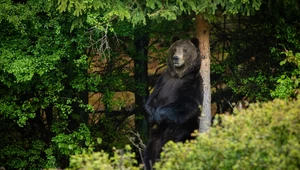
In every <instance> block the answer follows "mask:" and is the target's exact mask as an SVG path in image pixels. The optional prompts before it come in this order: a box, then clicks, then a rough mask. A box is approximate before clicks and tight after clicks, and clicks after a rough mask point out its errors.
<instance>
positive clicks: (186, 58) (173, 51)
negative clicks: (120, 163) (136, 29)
mask: <svg viewBox="0 0 300 170" xmlns="http://www.w3.org/2000/svg"><path fill="white" fill-rule="evenodd" d="M172 41H173V44H172V45H171V47H170V48H169V50H168V59H167V64H168V68H167V70H166V71H165V72H164V73H163V74H162V75H161V76H160V77H159V79H158V80H157V82H156V84H155V86H154V91H153V93H152V94H151V95H150V96H149V99H148V100H147V102H146V105H145V109H146V111H147V116H148V117H147V119H148V121H149V122H150V123H151V124H152V125H155V126H154V128H153V129H152V130H151V136H150V139H149V141H148V144H147V147H146V149H145V152H144V163H145V167H146V169H147V170H149V169H151V167H152V165H153V164H154V163H155V162H156V161H157V160H158V159H159V158H160V152H161V151H162V147H163V145H164V144H165V143H167V142H168V141H170V140H172V141H174V142H184V141H186V140H189V139H192V137H191V133H193V132H194V130H196V129H198V127H199V119H198V117H199V116H200V107H201V105H202V94H203V93H202V78H201V76H200V74H199V69H200V65H201V63H200V62H201V59H200V52H199V48H198V45H199V40H198V39H197V38H192V39H191V40H182V39H179V38H178V37H173V39H172Z"/></svg>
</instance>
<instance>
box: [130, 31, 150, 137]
mask: <svg viewBox="0 0 300 170" xmlns="http://www.w3.org/2000/svg"><path fill="white" fill-rule="evenodd" d="M148 43H149V35H148V34H147V33H144V32H143V31H136V33H135V42H134V44H135V48H136V49H135V50H136V52H135V55H134V56H133V59H134V79H135V83H136V84H137V85H138V86H139V87H138V88H136V90H135V104H136V108H135V129H136V131H137V132H138V133H139V134H140V135H141V139H142V140H143V141H146V139H147V137H148V133H149V132H148V130H149V128H148V123H147V121H146V119H145V113H146V111H145V108H144V105H145V103H146V101H147V98H148V95H149V92H148V65H147V64H148Z"/></svg>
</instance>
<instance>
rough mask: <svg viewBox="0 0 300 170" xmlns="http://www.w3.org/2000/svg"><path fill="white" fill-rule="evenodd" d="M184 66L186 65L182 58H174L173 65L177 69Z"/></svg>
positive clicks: (176, 56)
mask: <svg viewBox="0 0 300 170" xmlns="http://www.w3.org/2000/svg"><path fill="white" fill-rule="evenodd" d="M183 64H184V61H183V59H182V57H180V56H178V55H174V56H173V65H174V66H175V67H181V66H182V65H183Z"/></svg>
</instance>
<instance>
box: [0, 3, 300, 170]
mask: <svg viewBox="0 0 300 170" xmlns="http://www.w3.org/2000/svg"><path fill="white" fill-rule="evenodd" d="M199 13H200V14H201V16H202V17H203V18H204V19H205V21H207V23H209V29H210V51H211V55H210V56H211V57H210V60H211V64H210V72H211V73H210V76H211V77H210V78H211V91H212V94H211V104H212V105H211V106H212V107H211V113H212V116H213V118H215V117H216V116H215V115H219V114H226V115H230V114H232V111H233V109H234V108H236V107H238V108H247V107H248V106H249V103H256V102H267V101H272V100H273V99H275V98H281V99H284V100H289V101H291V100H294V99H295V98H296V97H297V94H298V92H299V75H300V67H299V64H300V39H299V37H300V35H299V34H300V32H299V30H300V23H299V22H300V21H299V18H300V12H299V2H298V1H297V0H291V1H290V0H277V1H271V0H252V1H248V0H242V1H238V0H236V1H235V0H231V1H221V0H216V1H214V2H212V1H199V2H193V1H184V0H182V1H163V2H160V1H156V0H149V1H106V2H101V1H96V0H86V1H81V0H78V1H76V0H57V1H56V0H55V1H50V0H39V1H37V0H23V1H20V0H13V1H12V0H1V1H0V23H1V24H0V28H1V32H0V68H1V69H0V96H1V98H0V138H1V140H0V167H5V168H6V169H40V168H54V167H61V168H65V167H68V166H69V163H70V161H69V158H70V155H74V154H81V153H93V152H96V151H100V150H104V151H105V152H107V153H113V152H114V150H115V149H113V148H124V147H125V145H127V144H129V145H132V144H133V143H138V140H137V137H136V134H140V137H139V139H141V140H142V141H143V142H144V143H145V142H146V141H147V138H148V135H149V134H148V132H149V125H148V124H147V122H146V120H145V118H144V113H145V111H144V108H143V105H144V103H145V101H146V100H147V97H148V95H149V93H151V90H152V88H153V86H154V84H155V81H156V79H157V78H158V76H159V75H160V73H161V72H162V71H163V70H164V68H165V66H166V64H165V63H166V62H165V60H166V57H167V53H166V51H167V49H168V47H169V46H170V40H171V37H172V36H174V35H178V36H180V37H181V38H190V37H195V36H197V35H196V26H197V24H196V20H195V17H196V15H197V14H199ZM214 120H215V119H214ZM130 141H133V143H132V142H130ZM133 148H135V146H133ZM136 150H137V151H136V152H137V156H139V154H138V152H139V150H138V149H136Z"/></svg>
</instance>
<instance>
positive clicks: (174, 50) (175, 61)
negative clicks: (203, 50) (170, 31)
mask: <svg viewBox="0 0 300 170" xmlns="http://www.w3.org/2000/svg"><path fill="white" fill-rule="evenodd" d="M172 42H173V44H172V45H171V46H170V48H169V51H168V52H169V53H168V61H167V63H168V71H169V73H170V74H171V76H173V77H177V78H182V77H183V76H185V75H187V74H189V73H192V72H193V73H194V72H196V71H199V69H200V66H201V59H200V51H199V40H198V38H192V39H190V40H183V39H179V38H178V37H173V38H172Z"/></svg>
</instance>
